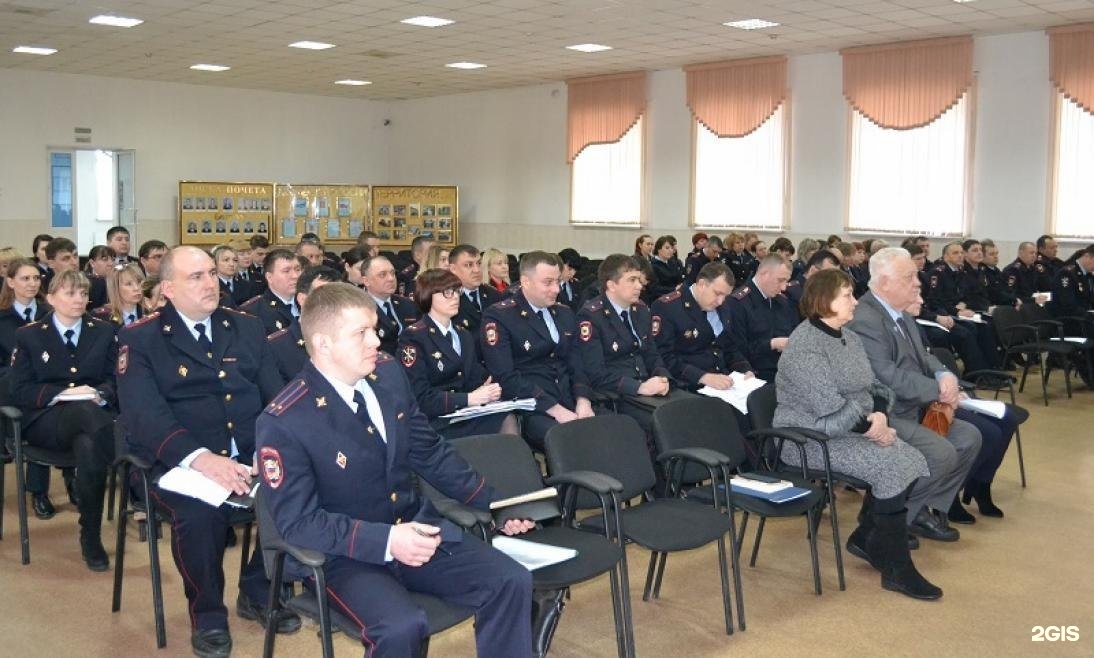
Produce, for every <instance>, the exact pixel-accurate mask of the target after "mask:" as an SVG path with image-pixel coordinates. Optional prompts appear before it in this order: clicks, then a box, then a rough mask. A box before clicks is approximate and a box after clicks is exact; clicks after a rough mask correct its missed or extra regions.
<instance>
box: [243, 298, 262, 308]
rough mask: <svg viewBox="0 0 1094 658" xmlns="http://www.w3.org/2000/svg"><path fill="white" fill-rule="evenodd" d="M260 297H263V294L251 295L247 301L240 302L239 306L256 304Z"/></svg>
mask: <svg viewBox="0 0 1094 658" xmlns="http://www.w3.org/2000/svg"><path fill="white" fill-rule="evenodd" d="M259 299H262V295H255V296H254V297H251V298H250V299H248V300H247V301H245V302H243V303H242V304H240V305H239V307H240V308H243V307H244V306H254V305H255V304H257V303H258V300H259Z"/></svg>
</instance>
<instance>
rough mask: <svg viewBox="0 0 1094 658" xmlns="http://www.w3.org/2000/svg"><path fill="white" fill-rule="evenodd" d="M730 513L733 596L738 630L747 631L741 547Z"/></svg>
mask: <svg viewBox="0 0 1094 658" xmlns="http://www.w3.org/2000/svg"><path fill="white" fill-rule="evenodd" d="M726 511H727V512H728V513H729V555H730V560H731V561H732V564H733V595H734V596H735V597H736V599H737V628H739V629H740V630H742V631H743V630H744V629H745V595H744V588H743V587H742V586H741V559H740V558H741V547H740V544H738V542H737V528H736V527H734V525H735V523H736V521H734V518H733V508H732V507H730V508H729V509H727V510H726Z"/></svg>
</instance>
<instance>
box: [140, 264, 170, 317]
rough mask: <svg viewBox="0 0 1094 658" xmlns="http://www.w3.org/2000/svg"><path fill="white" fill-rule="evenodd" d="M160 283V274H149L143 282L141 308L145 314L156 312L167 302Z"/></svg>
mask: <svg viewBox="0 0 1094 658" xmlns="http://www.w3.org/2000/svg"><path fill="white" fill-rule="evenodd" d="M160 283H161V282H160V277H159V275H158V274H151V275H149V276H148V277H147V278H146V279H145V280H144V281H143V282H142V283H141V309H142V312H143V313H144V314H145V315H147V314H149V313H155V312H156V311H158V310H160V309H161V308H163V305H164V304H166V303H167V300H166V299H165V298H164V296H163V289H162V286H161V285H160Z"/></svg>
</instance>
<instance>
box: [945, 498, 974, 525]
mask: <svg viewBox="0 0 1094 658" xmlns="http://www.w3.org/2000/svg"><path fill="white" fill-rule="evenodd" d="M946 518H948V519H949V520H950V523H960V524H962V525H972V524H974V523H976V517H975V516H973V515H972V514H969V510H967V509H965V508H964V507H962V506H961V503H960V502H959V501H958V500H957V498H954V499H953V504H951V505H950V511H949V512H947V513H946Z"/></svg>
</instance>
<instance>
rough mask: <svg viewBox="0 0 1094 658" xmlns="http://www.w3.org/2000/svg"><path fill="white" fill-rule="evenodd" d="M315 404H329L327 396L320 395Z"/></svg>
mask: <svg viewBox="0 0 1094 658" xmlns="http://www.w3.org/2000/svg"><path fill="white" fill-rule="evenodd" d="M315 406H316V407H325V406H327V398H326V396H324V395H320V396H319V397H317V398H315ZM338 454H339V455H341V454H342V453H338ZM342 468H345V466H343V467H342Z"/></svg>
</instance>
